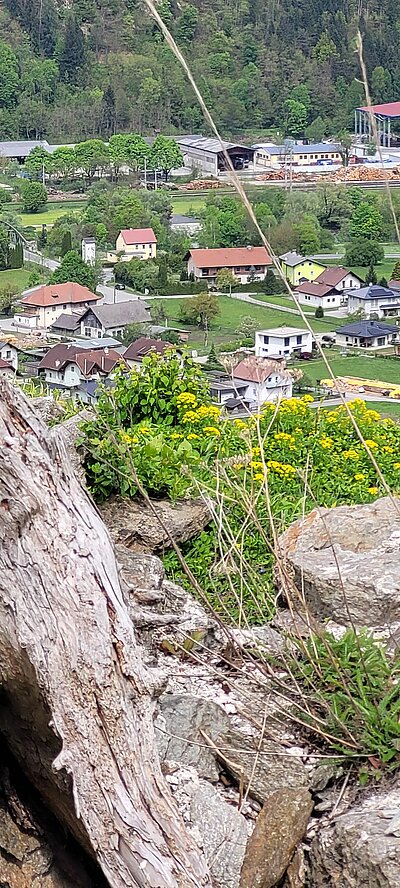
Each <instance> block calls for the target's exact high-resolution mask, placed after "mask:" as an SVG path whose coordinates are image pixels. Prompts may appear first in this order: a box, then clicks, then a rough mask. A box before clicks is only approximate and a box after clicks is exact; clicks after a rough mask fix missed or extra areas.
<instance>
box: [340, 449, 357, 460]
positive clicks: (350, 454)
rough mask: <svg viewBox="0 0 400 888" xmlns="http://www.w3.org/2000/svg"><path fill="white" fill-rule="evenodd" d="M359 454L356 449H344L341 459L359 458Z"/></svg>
mask: <svg viewBox="0 0 400 888" xmlns="http://www.w3.org/2000/svg"><path fill="white" fill-rule="evenodd" d="M359 458H360V454H359V453H357V451H356V450H344V451H343V459H359Z"/></svg>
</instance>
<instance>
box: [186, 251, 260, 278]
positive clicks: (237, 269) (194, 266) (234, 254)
mask: <svg viewBox="0 0 400 888" xmlns="http://www.w3.org/2000/svg"><path fill="white" fill-rule="evenodd" d="M186 259H187V270H188V275H189V276H193V278H194V279H195V280H196V281H201V280H204V281H207V282H208V283H214V281H215V278H216V276H217V274H218V272H219V271H220V270H221V269H222V268H228V269H229V271H232V272H233V274H234V275H235V277H237V278H238V280H239V281H240V283H241V284H247V283H248V281H249V278H250V280H253V281H254V280H259V281H260V280H264V278H265V275H266V273H267V271H268V268H269V267H270V266H271V265H272V259H271V257H270V255H269V253H268V252H267V250H266V249H265V247H224V248H222V249H218V250H189V253H188V254H187V256H186Z"/></svg>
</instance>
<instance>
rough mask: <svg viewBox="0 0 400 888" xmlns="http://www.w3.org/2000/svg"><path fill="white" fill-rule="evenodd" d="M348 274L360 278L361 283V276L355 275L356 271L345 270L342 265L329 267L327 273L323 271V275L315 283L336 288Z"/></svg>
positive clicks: (326, 269)
mask: <svg viewBox="0 0 400 888" xmlns="http://www.w3.org/2000/svg"><path fill="white" fill-rule="evenodd" d="M347 274H352V275H353V277H356V278H358V280H359V281H360V280H361V278H360V276H359V275H358V274H355V273H354V271H349V270H348V269H347V268H343V266H342V265H332V266H331V267H329V266H328V268H325V271H322V272H321V274H319V275H318V277H317V278H315V283H316V284H330V286H331V287H336V286H337V285H338V284H340V281H342V280H343V278H344V277H346V275H347Z"/></svg>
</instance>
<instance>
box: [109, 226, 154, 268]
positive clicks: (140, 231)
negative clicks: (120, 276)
mask: <svg viewBox="0 0 400 888" xmlns="http://www.w3.org/2000/svg"><path fill="white" fill-rule="evenodd" d="M115 248H116V252H117V253H121V257H120V258H121V259H122V260H123V261H124V262H129V260H130V259H155V258H156V255H157V238H156V236H155V234H154V231H153V229H152V228H124V229H123V230H122V231H120V233H119V235H118V237H117V242H116V245H115Z"/></svg>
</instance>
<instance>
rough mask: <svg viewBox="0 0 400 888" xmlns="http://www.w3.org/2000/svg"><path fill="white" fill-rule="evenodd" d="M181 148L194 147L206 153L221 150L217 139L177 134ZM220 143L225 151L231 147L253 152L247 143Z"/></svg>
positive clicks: (214, 152)
mask: <svg viewBox="0 0 400 888" xmlns="http://www.w3.org/2000/svg"><path fill="white" fill-rule="evenodd" d="M176 141H177V142H178V145H180V146H181V148H185V147H186V148H196V149H197V150H198V151H207V152H208V154H220V153H221V152H222V147H221V142H220V141H219V139H213V138H210V137H209V136H179V137H178V138H177V140H176ZM222 145H223V146H224V148H225V150H226V151H229V150H230V149H231V148H241V149H242V150H243V151H249V152H250V153H254V148H251V147H250V146H249V145H238V143H237V142H225V141H224V140H222Z"/></svg>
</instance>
